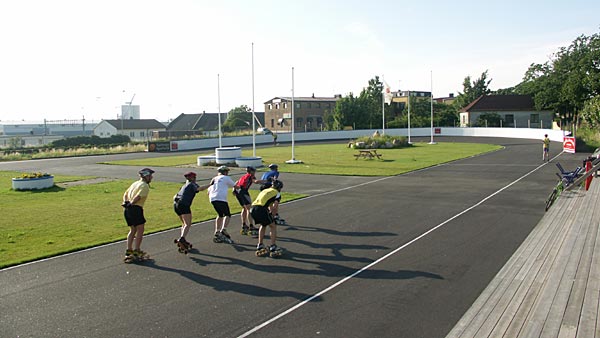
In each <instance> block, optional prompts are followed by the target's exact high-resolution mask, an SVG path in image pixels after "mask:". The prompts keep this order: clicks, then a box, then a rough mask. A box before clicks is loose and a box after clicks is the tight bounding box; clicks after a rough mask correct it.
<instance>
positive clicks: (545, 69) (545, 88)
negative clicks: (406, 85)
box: [515, 33, 600, 123]
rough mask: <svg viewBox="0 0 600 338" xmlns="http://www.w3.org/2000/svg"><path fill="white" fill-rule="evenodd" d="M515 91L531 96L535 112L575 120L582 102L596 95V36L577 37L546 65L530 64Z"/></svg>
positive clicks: (599, 44) (599, 53)
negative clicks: (545, 112) (553, 114)
mask: <svg viewBox="0 0 600 338" xmlns="http://www.w3.org/2000/svg"><path fill="white" fill-rule="evenodd" d="M515 90H516V91H518V92H519V93H520V94H529V95H531V96H532V97H533V99H534V102H535V106H536V108H537V109H550V110H553V111H554V113H556V115H558V116H560V117H561V119H562V120H564V121H565V122H567V123H573V122H576V121H578V120H579V119H578V115H579V114H580V113H582V110H583V109H584V107H585V105H586V102H587V101H588V100H591V99H593V98H594V97H597V96H598V95H600V35H599V34H598V33H596V34H594V35H592V36H585V35H582V36H579V37H578V38H576V39H575V40H574V41H573V42H572V43H571V45H570V46H569V47H562V48H560V49H559V51H558V52H557V53H555V54H554V55H553V56H552V57H551V59H550V60H549V61H547V62H546V63H543V64H531V65H530V67H529V69H528V70H527V72H526V73H525V76H524V78H523V81H522V82H521V83H520V84H519V85H517V86H516V88H515ZM592 105H593V103H592ZM587 116H588V117H589V116H590V115H589V112H588V114H587Z"/></svg>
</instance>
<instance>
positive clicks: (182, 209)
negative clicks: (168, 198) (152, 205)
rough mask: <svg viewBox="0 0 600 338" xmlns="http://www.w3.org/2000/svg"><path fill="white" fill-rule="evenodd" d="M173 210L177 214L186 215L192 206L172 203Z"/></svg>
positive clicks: (190, 211)
mask: <svg viewBox="0 0 600 338" xmlns="http://www.w3.org/2000/svg"><path fill="white" fill-rule="evenodd" d="M173 210H175V213H176V214H177V215H178V216H181V215H187V214H191V213H192V206H191V205H188V204H182V203H173Z"/></svg>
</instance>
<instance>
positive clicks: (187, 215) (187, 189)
mask: <svg viewBox="0 0 600 338" xmlns="http://www.w3.org/2000/svg"><path fill="white" fill-rule="evenodd" d="M183 177H185V179H186V182H185V184H184V185H183V187H181V189H180V190H179V192H178V193H177V194H176V195H175V196H174V197H173V210H175V213H176V214H177V216H179V219H180V220H181V236H180V237H179V239H176V240H175V243H177V244H178V246H179V248H180V249H181V250H183V251H188V250H189V249H191V247H192V245H191V244H190V242H188V241H187V240H186V239H185V237H186V236H187V234H188V232H189V231H190V227H191V226H192V202H193V201H194V197H196V194H197V193H198V192H199V191H202V190H206V189H207V188H208V187H209V186H210V184H206V185H202V186H200V185H198V183H196V173H195V172H193V171H189V172H187V173H185V174H183Z"/></svg>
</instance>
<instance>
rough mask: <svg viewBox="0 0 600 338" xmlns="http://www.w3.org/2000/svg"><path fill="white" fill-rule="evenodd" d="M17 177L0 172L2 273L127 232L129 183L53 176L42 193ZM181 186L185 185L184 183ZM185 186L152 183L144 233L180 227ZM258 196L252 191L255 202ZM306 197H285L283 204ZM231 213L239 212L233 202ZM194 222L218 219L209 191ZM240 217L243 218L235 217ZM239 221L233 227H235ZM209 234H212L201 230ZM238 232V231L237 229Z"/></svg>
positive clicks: (119, 237)
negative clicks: (18, 183) (178, 202)
mask: <svg viewBox="0 0 600 338" xmlns="http://www.w3.org/2000/svg"><path fill="white" fill-rule="evenodd" d="M19 174H20V173H17V172H6V171H4V172H0V205H2V219H1V220H0V268H2V267H7V266H10V265H15V264H19V263H23V262H27V261H31V260H36V259H40V258H44V257H49V256H54V255H57V254H60V253H65V252H71V251H75V250H80V249H84V248H88V247H92V246H96V245H100V244H104V243H110V242H114V241H118V240H122V239H124V238H125V236H126V235H127V231H128V229H129V228H128V227H127V226H126V225H125V221H124V219H123V209H122V207H121V206H120V204H121V197H122V195H123V192H124V191H125V190H126V189H127V187H128V186H129V185H130V184H131V183H132V182H133V181H130V180H115V181H109V182H102V183H96V184H84V185H72V186H69V187H67V188H61V187H60V183H62V182H69V181H75V180H80V179H85V178H89V177H72V176H55V184H56V185H55V186H54V187H53V188H50V189H44V190H40V191H13V190H12V189H11V178H12V177H16V176H18V175H19ZM182 183H183V182H182ZM180 187H181V184H179V183H166V182H160V181H154V182H152V183H151V190H150V196H149V197H148V200H147V201H146V205H145V215H146V219H147V220H148V223H147V224H146V233H152V232H157V231H161V230H165V229H171V228H174V227H179V226H180V223H179V219H178V218H177V216H176V215H175V213H174V212H173V203H172V198H173V195H174V194H175V193H176V192H177V191H178V190H179V188H180ZM256 193H257V191H251V194H252V195H253V197H254V196H256ZM300 197H302V195H298V194H289V193H285V192H284V193H283V194H282V199H283V201H289V200H291V199H296V198H300ZM230 206H231V209H232V213H238V212H239V211H240V206H239V205H238V203H237V201H235V199H234V198H233V196H231V197H230ZM192 212H193V217H194V219H193V221H194V222H199V221H203V220H208V219H213V218H214V217H215V216H216V214H215V211H214V209H213V207H212V205H210V203H209V201H208V197H207V195H206V192H205V191H202V192H200V193H198V195H197V196H196V199H195V200H194V204H193V206H192ZM234 217H239V216H234ZM238 223H239V220H236V221H234V222H232V225H234V224H235V225H237V224H238ZM203 230H205V231H207V232H211V233H212V231H213V230H214V229H213V227H212V225H211V226H210V228H207V229H203ZM236 230H237V229H236Z"/></svg>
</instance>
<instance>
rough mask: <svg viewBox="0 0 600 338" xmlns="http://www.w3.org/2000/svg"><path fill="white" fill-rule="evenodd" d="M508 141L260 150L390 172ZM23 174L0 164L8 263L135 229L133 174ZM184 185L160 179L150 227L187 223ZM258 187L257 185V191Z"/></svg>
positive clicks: (311, 162)
mask: <svg viewBox="0 0 600 338" xmlns="http://www.w3.org/2000/svg"><path fill="white" fill-rule="evenodd" d="M500 148H501V147H500V146H496V145H489V144H472V143H446V142H444V143H438V144H435V145H429V144H427V143H415V144H414V145H413V146H412V147H409V148H402V149H381V150H379V151H378V152H380V153H381V154H383V160H377V159H374V160H364V159H358V160H355V159H354V156H353V154H356V153H357V151H356V150H354V149H350V148H347V147H346V146H345V145H343V144H325V145H297V146H296V147H295V148H294V151H295V158H296V159H299V160H302V161H303V162H304V163H303V164H295V165H291V164H286V163H285V161H286V160H289V159H290V158H291V147H290V146H285V147H270V148H259V149H257V155H258V156H261V157H263V161H264V162H265V164H268V163H278V164H279V165H280V168H279V169H280V171H282V172H289V173H310V174H335V175H364V176H386V175H397V174H401V173H404V172H408V171H412V170H417V169H421V168H425V167H429V166H432V165H436V164H438V163H444V162H449V161H453V160H456V159H460V158H465V157H469V156H473V155H476V154H480V153H485V152H490V151H494V150H497V149H500ZM208 153H209V152H206V153H205V154H208ZM251 154H252V150H251V149H247V150H244V151H243V155H244V156H250V155H251ZM198 155H202V154H194V155H183V156H165V157H159V158H152V159H140V160H129V161H115V162H111V163H113V164H122V165H135V166H156V167H160V166H178V165H189V164H196V158H197V156H198ZM263 170H264V169H263ZM20 174H21V173H18V172H2V171H0V205H2V218H1V221H0V268H2V267H7V266H11V265H16V264H20V263H23V262H27V261H32V260H36V259H40V258H44V257H50V256H54V255H57V254H60V253H66V252H71V251H76V250H80V249H83V248H88V247H92V246H96V245H100V244H105V243H109V242H114V241H118V240H122V239H124V238H125V236H126V235H127V231H128V228H127V226H126V225H125V221H124V220H123V210H122V208H121V206H120V204H121V196H122V194H123V192H124V191H125V190H126V189H127V187H128V186H129V185H130V184H131V183H132V180H115V181H109V182H102V183H95V184H85V185H72V186H69V187H67V188H61V187H58V186H54V187H53V188H50V189H45V190H41V191H13V190H12V189H11V178H12V177H17V176H19V175H20ZM50 174H52V173H50ZM86 178H91V177H81V176H55V178H54V181H55V183H61V182H68V181H75V180H82V179H86ZM182 183H183V182H182ZM180 187H181V184H180V183H169V182H160V181H154V182H152V184H151V190H150V196H149V197H148V200H147V201H146V205H145V215H146V218H147V220H148V223H147V224H146V233H152V232H157V231H162V230H166V229H171V228H176V227H179V226H180V224H179V219H178V218H177V216H176V215H175V213H174V212H173V209H172V197H173V195H174V194H175V193H176V192H177V191H178V190H179V188H180ZM256 193H257V192H256V191H251V194H252V195H253V197H255V196H256ZM282 195H283V200H284V201H289V200H292V199H297V198H302V197H303V196H304V195H298V194H291V193H287V192H284V193H283V194H282ZM230 206H231V208H232V212H233V213H238V212H239V211H240V207H239V205H238V203H237V202H236V201H235V199H234V198H233V197H231V199H230ZM192 211H193V215H194V219H193V221H194V222H199V221H204V220H208V219H213V218H214V217H215V212H214V210H213V208H212V205H210V203H209V202H208V198H207V196H206V193H205V192H200V193H199V194H198V196H197V197H196V199H195V201H194V205H193V206H192ZM238 222H239V221H238ZM238 222H233V223H232V225H234V224H239V223H238ZM209 227H210V229H202V230H205V231H208V232H212V230H213V228H212V225H211V226H209Z"/></svg>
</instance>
